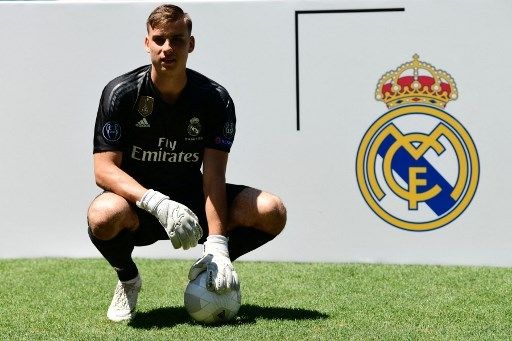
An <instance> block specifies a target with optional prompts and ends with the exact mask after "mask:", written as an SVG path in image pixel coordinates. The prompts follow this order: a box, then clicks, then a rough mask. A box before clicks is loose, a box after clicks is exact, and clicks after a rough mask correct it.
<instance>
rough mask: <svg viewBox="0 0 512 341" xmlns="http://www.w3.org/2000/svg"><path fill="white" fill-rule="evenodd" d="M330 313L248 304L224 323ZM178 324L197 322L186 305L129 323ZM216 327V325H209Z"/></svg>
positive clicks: (150, 326)
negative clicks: (231, 319)
mask: <svg viewBox="0 0 512 341" xmlns="http://www.w3.org/2000/svg"><path fill="white" fill-rule="evenodd" d="M328 317H329V315H327V314H325V313H321V312H319V311H316V310H308V309H302V308H283V307H261V306H258V305H253V304H246V305H242V306H241V307H240V311H239V312H238V315H237V317H236V318H235V319H234V320H233V321H230V322H228V323H226V324H224V325H241V324H252V323H255V322H256V320H258V319H267V320H317V319H326V318H328ZM177 324H191V325H194V324H197V323H195V322H194V321H193V320H192V318H191V317H189V316H188V313H187V311H186V310H185V308H184V307H166V308H158V309H154V310H150V311H143V312H138V313H137V314H136V315H135V317H134V318H133V319H132V320H131V321H130V323H129V324H128V325H129V326H131V327H133V328H140V329H153V328H157V329H161V328H171V327H173V326H175V325H177ZM207 327H209V328H212V327H213V328H215V327H216V326H215V325H209V326H207Z"/></svg>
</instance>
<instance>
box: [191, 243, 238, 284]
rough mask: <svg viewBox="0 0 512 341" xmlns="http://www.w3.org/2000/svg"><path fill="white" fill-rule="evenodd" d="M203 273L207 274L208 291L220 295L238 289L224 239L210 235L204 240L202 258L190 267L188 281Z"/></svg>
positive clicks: (235, 274)
mask: <svg viewBox="0 0 512 341" xmlns="http://www.w3.org/2000/svg"><path fill="white" fill-rule="evenodd" d="M203 271H206V272H207V277H206V288H207V289H208V290H209V291H215V292H218V293H222V292H225V291H228V290H231V289H236V290H238V288H240V282H239V281H238V275H237V273H236V271H235V268H234V267H233V264H231V260H230V259H229V253H228V239H227V238H226V237H224V236H220V235H211V236H208V238H206V242H205V243H204V253H203V257H201V258H199V259H198V260H197V261H196V262H195V263H194V265H192V267H191V268H190V271H189V273H188V279H189V280H191V281H192V280H194V279H195V278H196V277H197V276H198V275H199V274H200V273H201V272H203Z"/></svg>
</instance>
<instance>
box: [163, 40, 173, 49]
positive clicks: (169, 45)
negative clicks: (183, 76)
mask: <svg viewBox="0 0 512 341" xmlns="http://www.w3.org/2000/svg"><path fill="white" fill-rule="evenodd" d="M172 49H173V47H172V45H171V41H170V40H169V39H167V40H166V41H165V43H164V46H163V50H164V52H172Z"/></svg>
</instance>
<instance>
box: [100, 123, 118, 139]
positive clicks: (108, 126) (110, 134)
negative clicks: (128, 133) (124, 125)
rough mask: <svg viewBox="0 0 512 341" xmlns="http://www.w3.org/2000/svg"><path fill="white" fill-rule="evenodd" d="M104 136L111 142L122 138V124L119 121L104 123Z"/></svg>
mask: <svg viewBox="0 0 512 341" xmlns="http://www.w3.org/2000/svg"><path fill="white" fill-rule="evenodd" d="M102 133H103V137H104V138H105V140H107V141H110V142H116V141H118V140H119V139H120V138H121V125H120V124H119V123H117V122H114V121H110V122H107V123H105V124H104V125H103V129H102Z"/></svg>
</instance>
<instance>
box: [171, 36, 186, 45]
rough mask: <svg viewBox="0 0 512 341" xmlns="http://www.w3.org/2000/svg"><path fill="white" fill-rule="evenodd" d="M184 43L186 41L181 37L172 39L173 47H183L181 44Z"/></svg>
mask: <svg viewBox="0 0 512 341" xmlns="http://www.w3.org/2000/svg"><path fill="white" fill-rule="evenodd" d="M184 41H185V40H184V39H183V38H181V37H174V38H172V44H173V45H181V44H183V42H184Z"/></svg>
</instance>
